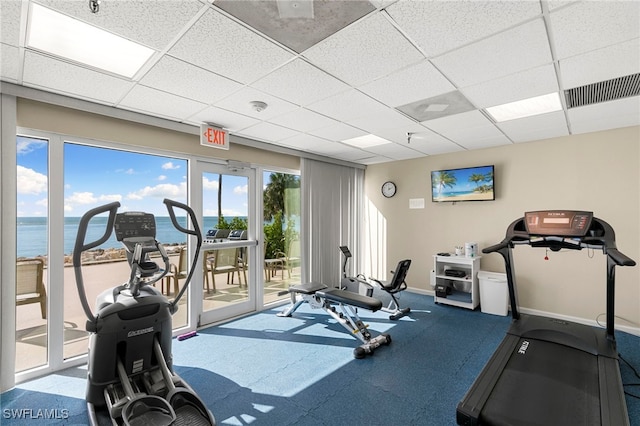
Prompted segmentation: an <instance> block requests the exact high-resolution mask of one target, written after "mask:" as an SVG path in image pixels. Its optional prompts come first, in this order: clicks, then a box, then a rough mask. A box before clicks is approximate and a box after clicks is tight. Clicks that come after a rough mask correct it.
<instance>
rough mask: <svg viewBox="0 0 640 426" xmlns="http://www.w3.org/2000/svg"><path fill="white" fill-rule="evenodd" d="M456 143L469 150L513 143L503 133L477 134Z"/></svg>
mask: <svg viewBox="0 0 640 426" xmlns="http://www.w3.org/2000/svg"><path fill="white" fill-rule="evenodd" d="M487 133H488V132H487ZM456 143H458V144H460V145H462V146H463V147H465V148H466V149H468V150H474V149H484V148H493V147H494V146H501V145H510V144H512V143H513V142H512V141H511V140H509V138H507V137H506V136H505V135H503V134H502V133H495V134H492V135H482V134H476V135H473V136H470V135H468V136H467V137H459V138H458V140H457V141H456Z"/></svg>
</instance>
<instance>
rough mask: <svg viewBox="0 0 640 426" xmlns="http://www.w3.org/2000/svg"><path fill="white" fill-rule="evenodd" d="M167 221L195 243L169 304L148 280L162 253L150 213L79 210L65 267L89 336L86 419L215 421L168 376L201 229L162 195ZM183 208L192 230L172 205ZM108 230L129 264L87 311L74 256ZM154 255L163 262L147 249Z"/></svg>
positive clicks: (161, 272) (160, 273)
mask: <svg viewBox="0 0 640 426" xmlns="http://www.w3.org/2000/svg"><path fill="white" fill-rule="evenodd" d="M164 204H166V206H167V210H168V211H169V216H170V217H171V222H172V223H173V226H174V227H175V228H176V229H178V230H179V231H180V232H182V233H185V234H188V235H194V236H196V237H197V239H198V242H197V246H196V253H195V256H194V258H193V259H194V260H193V264H192V265H191V268H190V269H189V274H188V276H187V279H186V281H185V284H184V286H183V287H182V289H181V290H180V292H179V293H178V294H177V295H176V297H175V299H174V300H173V301H172V302H170V301H169V300H168V299H167V298H166V297H165V296H164V295H163V294H162V293H161V292H160V291H158V290H157V289H156V288H155V287H153V286H151V284H153V283H155V282H157V281H159V280H161V279H162V278H163V277H164V276H165V275H166V274H167V272H168V271H169V257H168V255H167V253H166V251H165V249H164V247H163V246H162V244H161V243H160V242H158V241H157V240H156V239H155V236H156V223H155V217H154V216H153V215H152V214H150V213H141V212H125V213H117V210H118V208H119V207H120V203H119V202H114V203H110V204H106V205H104V206H101V207H97V208H95V209H92V210H90V211H88V212H87V213H85V214H84V216H83V217H82V219H81V220H80V224H79V227H78V235H77V237H76V243H75V248H74V251H73V267H74V272H75V276H76V285H77V287H78V294H79V296H80V302H81V303H82V308H83V309H84V312H85V314H86V316H87V324H86V330H87V331H88V332H90V333H92V334H91V336H90V343H89V363H88V376H87V394H86V399H87V409H88V415H89V420H90V423H91V424H92V425H98V424H103V423H105V421H106V422H108V419H110V422H111V424H113V425H118V426H119V425H136V426H137V425H154V426H158V425H173V424H176V425H178V424H189V425H208V426H211V425H215V424H216V423H215V418H214V416H213V414H212V413H211V412H210V411H209V410H208V409H207V407H206V406H205V404H204V402H203V401H202V400H201V399H200V398H199V397H198V395H196V393H195V392H194V391H193V389H192V388H191V387H190V386H189V385H188V384H187V383H186V382H185V381H184V380H182V379H181V378H180V377H179V376H177V375H176V374H174V372H173V367H172V355H171V339H172V337H171V334H172V326H171V316H172V315H173V314H174V313H175V312H176V311H177V310H178V301H179V300H180V298H181V297H182V295H183V294H184V292H185V291H186V290H187V287H188V286H189V283H190V282H191V277H192V275H193V271H194V270H195V263H196V262H197V259H198V255H199V252H200V246H201V245H202V235H201V233H200V228H199V226H198V222H197V220H196V217H195V214H194V212H193V210H192V209H191V208H190V207H188V206H187V205H185V204H182V203H178V202H176V201H172V200H168V199H165V200H164ZM175 207H178V208H180V209H183V210H184V211H186V212H187V213H188V215H189V217H190V219H191V223H192V225H193V228H194V230H190V229H187V228H184V227H183V226H181V225H180V224H179V223H178V221H177V220H176V216H175V212H174V208H175ZM106 212H108V213H109V218H108V220H107V227H106V229H105V232H104V235H103V236H102V237H101V238H100V239H98V240H96V241H93V242H90V243H88V244H85V242H84V240H85V237H86V233H87V226H88V224H89V221H90V220H91V219H92V218H93V217H95V216H97V215H99V214H101V213H106ZM113 230H115V233H116V239H117V240H118V241H120V242H122V243H123V245H124V246H125V249H126V253H127V260H128V262H129V265H130V266H131V274H130V276H129V281H128V282H126V283H124V284H122V285H119V286H116V287H114V288H112V289H109V290H106V291H104V292H102V293H101V294H100V295H99V296H98V298H97V301H96V314H95V315H94V313H93V312H92V311H91V308H90V307H89V303H88V302H87V296H86V293H85V287H84V281H83V277H82V264H81V263H82V262H81V254H82V252H84V251H87V250H90V249H92V248H94V247H97V246H99V245H101V244H103V243H104V242H105V241H107V240H108V239H109V237H110V236H111V232H112V231H113ZM156 252H158V253H160V256H161V258H162V260H163V262H164V268H160V267H159V266H158V265H157V264H156V263H155V262H153V261H152V260H151V259H150V257H149V254H151V253H156Z"/></svg>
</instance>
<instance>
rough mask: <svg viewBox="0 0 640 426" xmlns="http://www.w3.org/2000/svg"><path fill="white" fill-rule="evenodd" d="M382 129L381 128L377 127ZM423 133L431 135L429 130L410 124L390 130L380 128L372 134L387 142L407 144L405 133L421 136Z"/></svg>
mask: <svg viewBox="0 0 640 426" xmlns="http://www.w3.org/2000/svg"><path fill="white" fill-rule="evenodd" d="M379 127H382V126H379ZM425 132H428V133H433V132H431V131H430V130H429V129H427V128H425V127H424V126H422V125H421V124H419V123H416V122H412V123H411V124H409V125H403V126H400V127H392V128H384V129H382V128H380V129H377V130H375V131H374V132H372V133H373V134H375V135H376V136H379V137H381V138H382V139H386V140H388V141H392V142H396V143H399V144H404V143H407V136H408V135H407V133H412V134H423V133H425Z"/></svg>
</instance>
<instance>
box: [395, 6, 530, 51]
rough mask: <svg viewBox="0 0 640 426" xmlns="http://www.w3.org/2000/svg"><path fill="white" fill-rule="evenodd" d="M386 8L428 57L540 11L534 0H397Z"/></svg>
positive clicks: (521, 20) (477, 38)
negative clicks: (397, 0)
mask: <svg viewBox="0 0 640 426" xmlns="http://www.w3.org/2000/svg"><path fill="white" fill-rule="evenodd" d="M386 10H387V12H388V13H389V14H390V15H391V17H392V18H393V19H394V20H395V21H396V22H397V23H398V24H399V25H400V27H401V28H403V29H404V30H405V31H406V32H407V34H408V35H409V37H410V38H411V39H412V40H414V41H415V42H416V43H417V44H418V45H419V46H420V48H421V49H422V50H423V51H424V52H425V53H426V55H427V56H428V57H432V56H435V55H439V54H441V53H444V52H446V51H449V50H451V49H454V48H457V47H460V46H463V45H465V44H468V43H470V42H472V41H475V40H479V39H481V38H483V37H486V36H489V35H491V34H495V33H497V32H499V31H502V30H505V29H507V28H509V27H511V26H514V25H516V24H518V23H521V22H524V21H525V20H527V19H530V18H533V17H535V16H538V15H540V14H541V13H542V10H541V8H540V4H539V3H538V2H537V1H536V2H533V1H399V2H397V3H395V4H393V5H391V6H389V7H387V9H386Z"/></svg>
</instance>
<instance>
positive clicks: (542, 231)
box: [524, 210, 593, 237]
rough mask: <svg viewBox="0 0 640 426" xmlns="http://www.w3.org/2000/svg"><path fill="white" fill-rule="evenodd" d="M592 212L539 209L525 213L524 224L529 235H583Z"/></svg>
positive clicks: (588, 226) (589, 225)
mask: <svg viewBox="0 0 640 426" xmlns="http://www.w3.org/2000/svg"><path fill="white" fill-rule="evenodd" d="M592 220H593V212H586V211H576V210H541V211H535V212H526V213H525V221H524V223H525V226H526V229H527V232H528V233H529V235H540V236H544V235H553V236H558V237H584V236H586V235H587V232H588V231H589V228H591V222H592Z"/></svg>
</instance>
